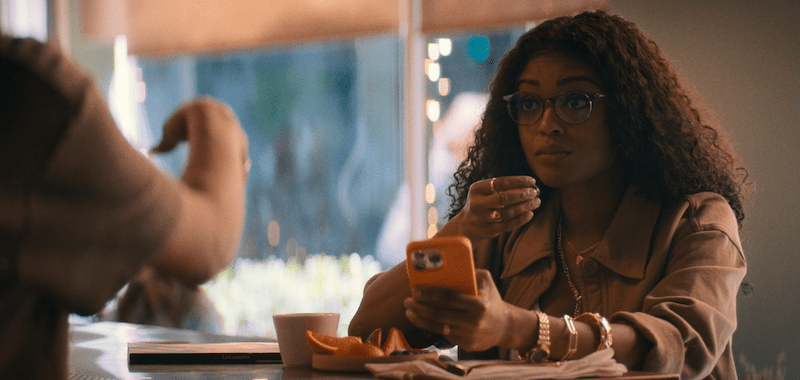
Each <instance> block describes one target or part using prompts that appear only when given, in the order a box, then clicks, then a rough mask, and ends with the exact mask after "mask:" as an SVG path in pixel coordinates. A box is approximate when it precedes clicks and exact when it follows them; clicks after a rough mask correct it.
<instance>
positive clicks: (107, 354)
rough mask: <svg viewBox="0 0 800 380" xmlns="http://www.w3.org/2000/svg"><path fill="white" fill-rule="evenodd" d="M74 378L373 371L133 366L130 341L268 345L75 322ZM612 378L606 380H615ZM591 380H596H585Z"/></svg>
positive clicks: (648, 379) (636, 376) (635, 378)
mask: <svg viewBox="0 0 800 380" xmlns="http://www.w3.org/2000/svg"><path fill="white" fill-rule="evenodd" d="M69 333H70V351H71V353H70V375H69V379H70V380H106V379H193V380H196V379H248V380H254V379H259V380H261V379H265V380H266V379H270V380H272V379H312V378H314V379H318V378H324V379H373V378H375V377H374V376H372V375H371V374H369V373H337V372H325V371H317V370H314V369H311V368H284V367H283V365H282V364H228V365H148V366H145V365H136V366H129V365H128V343H130V342H144V341H165V342H167V341H173V342H174V341H181V342H188V343H219V342H243V341H248V342H250V341H253V342H257V341H267V340H263V339H257V338H248V337H233V336H223V335H213V334H207V333H202V332H197V331H190V330H180V329H170V328H164V327H156V326H144V325H134V324H128V323H118V322H99V323H88V324H83V323H71V324H70V331H69ZM610 379H611V378H604V380H610ZM622 379H626V380H662V379H663V380H669V379H678V376H677V375H655V374H648V373H641V372H630V373H628V374H626V375H625V376H623V377H622ZM584 380H591V379H584Z"/></svg>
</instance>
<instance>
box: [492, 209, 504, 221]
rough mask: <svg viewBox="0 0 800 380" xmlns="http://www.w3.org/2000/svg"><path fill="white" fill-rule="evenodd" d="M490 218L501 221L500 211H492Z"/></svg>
mask: <svg viewBox="0 0 800 380" xmlns="http://www.w3.org/2000/svg"><path fill="white" fill-rule="evenodd" d="M489 219H491V220H492V221H493V222H499V221H500V220H501V219H502V216H501V215H500V211H497V210H494V211H492V213H491V214H489Z"/></svg>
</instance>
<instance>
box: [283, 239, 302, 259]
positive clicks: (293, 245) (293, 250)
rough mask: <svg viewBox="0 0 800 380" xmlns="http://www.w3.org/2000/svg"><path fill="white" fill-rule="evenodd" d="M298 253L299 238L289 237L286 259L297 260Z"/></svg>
mask: <svg viewBox="0 0 800 380" xmlns="http://www.w3.org/2000/svg"><path fill="white" fill-rule="evenodd" d="M298 254H299V247H298V245H297V239H295V238H289V240H287V241H286V260H287V261H288V260H292V259H295V260H297V257H298Z"/></svg>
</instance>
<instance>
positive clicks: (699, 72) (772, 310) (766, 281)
mask: <svg viewBox="0 0 800 380" xmlns="http://www.w3.org/2000/svg"><path fill="white" fill-rule="evenodd" d="M610 10H611V11H612V12H614V13H618V14H620V15H622V16H624V17H626V18H627V19H629V20H631V21H634V22H636V23H637V24H638V25H639V27H640V28H641V29H643V30H644V31H645V32H647V33H648V34H649V35H650V36H651V37H652V38H653V40H655V41H656V43H658V44H659V46H660V47H661V48H662V49H663V50H664V51H665V53H666V54H667V56H668V57H669V58H670V60H671V61H672V62H673V63H674V65H675V66H676V67H677V68H678V70H679V71H680V72H681V73H682V74H683V75H684V76H685V77H686V79H687V80H688V81H689V82H690V83H691V84H692V85H693V87H694V90H695V91H696V92H697V93H699V95H700V96H702V97H703V99H704V100H705V102H706V103H707V104H708V105H709V106H710V107H711V108H712V109H713V110H714V111H715V113H716V116H717V118H718V119H719V120H720V121H721V122H722V124H723V125H724V126H725V127H726V128H727V131H728V135H729V137H730V138H731V140H732V141H733V143H734V145H735V146H736V148H737V149H738V152H739V154H740V156H741V159H742V161H743V163H744V165H745V167H746V168H747V169H748V171H749V173H750V179H751V180H752V181H753V183H754V185H755V186H754V189H753V190H752V191H751V192H750V193H749V195H748V198H747V199H746V218H745V220H744V226H743V228H742V231H741V237H742V244H743V246H744V249H745V255H746V256H747V260H748V275H747V277H746V280H747V281H749V282H750V283H751V284H752V285H753V287H754V292H753V293H752V295H750V296H749V297H746V296H743V295H741V294H740V296H739V299H738V308H739V313H738V317H739V327H738V330H737V331H736V333H735V335H734V354H735V356H736V359H737V362H738V365H739V370H740V377H741V372H742V369H743V363H744V361H742V360H741V357H740V355H744V356H745V357H746V361H747V362H749V363H752V364H755V365H756V366H757V367H773V368H774V367H776V360H777V358H778V356H779V354H780V353H781V352H784V353H785V354H786V362H785V363H784V365H785V366H786V368H787V374H786V377H785V378H786V379H798V378H800V364H798V363H800V360H799V359H800V328H798V325H797V324H796V323H795V322H793V321H792V320H790V318H792V317H796V316H797V315H798V314H800V307H799V306H798V302H797V301H798V297H797V296H796V295H795V294H796V290H797V289H800V276H798V273H797V271H798V269H800V255H798V247H800V234H798V233H797V227H798V225H800V201H798V199H797V194H798V190H800V167H799V166H798V159H797V154H798V148H800V86H798V85H800V69H799V68H800V63H798V62H800V43H798V40H799V39H798V37H797V36H799V35H800V23H798V22H797V20H798V18H800V2H798V1H796V0H759V1H752V0H747V1H744V0H711V1H696V0H677V1H676V0H670V1H655V0H647V1H641V0H612V1H611V3H610Z"/></svg>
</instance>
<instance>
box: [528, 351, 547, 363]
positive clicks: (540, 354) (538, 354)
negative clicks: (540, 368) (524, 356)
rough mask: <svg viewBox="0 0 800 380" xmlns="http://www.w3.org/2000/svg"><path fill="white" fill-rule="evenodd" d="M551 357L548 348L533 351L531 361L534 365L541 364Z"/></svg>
mask: <svg viewBox="0 0 800 380" xmlns="http://www.w3.org/2000/svg"><path fill="white" fill-rule="evenodd" d="M549 356H550V350H548V349H546V348H537V349H534V350H533V351H531V353H530V361H531V362H534V363H541V362H543V361H545V360H547V357H549Z"/></svg>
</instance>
